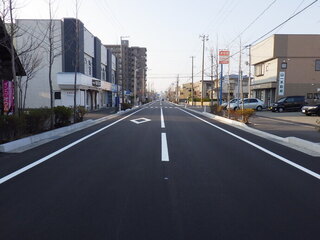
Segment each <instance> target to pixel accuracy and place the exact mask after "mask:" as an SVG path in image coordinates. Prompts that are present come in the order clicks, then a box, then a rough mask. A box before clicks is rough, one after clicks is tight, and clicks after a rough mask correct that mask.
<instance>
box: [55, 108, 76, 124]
mask: <svg viewBox="0 0 320 240" xmlns="http://www.w3.org/2000/svg"><path fill="white" fill-rule="evenodd" d="M72 113H73V111H72V109H71V108H68V107H65V106H58V107H55V108H54V122H55V124H54V125H55V127H64V126H67V125H69V124H70V123H71V121H70V118H71V116H72Z"/></svg>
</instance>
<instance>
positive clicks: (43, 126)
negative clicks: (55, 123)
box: [25, 108, 52, 133]
mask: <svg viewBox="0 0 320 240" xmlns="http://www.w3.org/2000/svg"><path fill="white" fill-rule="evenodd" d="M51 115H52V110H51V109H49V108H37V109H31V110H29V111H28V113H27V114H26V115H25V118H26V125H27V129H26V130H27V132H28V133H39V132H43V131H45V130H47V129H49V128H50V118H51Z"/></svg>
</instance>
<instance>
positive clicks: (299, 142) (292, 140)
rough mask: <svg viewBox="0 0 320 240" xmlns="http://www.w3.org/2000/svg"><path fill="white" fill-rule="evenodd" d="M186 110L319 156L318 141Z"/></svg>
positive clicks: (319, 147)
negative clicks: (280, 133)
mask: <svg viewBox="0 0 320 240" xmlns="http://www.w3.org/2000/svg"><path fill="white" fill-rule="evenodd" d="M187 110H189V111H191V112H194V113H198V114H200V115H202V116H205V117H208V118H210V119H213V120H216V121H218V122H222V123H225V124H228V125H231V126H233V127H236V128H238V129H240V130H243V131H245V132H248V133H251V134H254V135H256V136H259V137H262V138H265V139H268V140H270V141H273V142H276V143H279V144H282V145H284V146H286V147H289V148H292V149H294V150H298V151H300V152H303V153H306V154H308V155H311V156H313V157H320V145H319V144H318V143H314V142H310V141H307V140H304V139H301V138H297V137H286V138H283V137H279V136H276V135H273V134H271V133H267V132H263V131H260V130H257V129H254V128H251V127H249V126H247V125H246V124H245V123H242V122H238V121H235V120H231V119H228V118H224V117H220V116H217V115H214V114H211V113H207V112H199V111H196V110H193V109H189V108H187Z"/></svg>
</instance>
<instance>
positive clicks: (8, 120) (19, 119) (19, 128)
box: [0, 115, 26, 143]
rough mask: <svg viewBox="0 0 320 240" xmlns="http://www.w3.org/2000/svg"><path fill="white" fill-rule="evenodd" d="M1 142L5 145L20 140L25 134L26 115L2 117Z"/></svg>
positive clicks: (0, 117) (0, 127) (0, 122)
mask: <svg viewBox="0 0 320 240" xmlns="http://www.w3.org/2000/svg"><path fill="white" fill-rule="evenodd" d="M0 129H1V131H0V142H1V143H5V142H9V141H12V140H15V139H18V138H20V137H21V136H23V135H24V134H25V132H26V131H25V129H26V119H25V116H24V115H21V116H16V115H9V116H7V115H3V116H0Z"/></svg>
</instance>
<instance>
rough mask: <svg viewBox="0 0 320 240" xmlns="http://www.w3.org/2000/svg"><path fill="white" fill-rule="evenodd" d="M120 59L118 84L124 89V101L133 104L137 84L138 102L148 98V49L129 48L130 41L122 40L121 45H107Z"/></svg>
mask: <svg viewBox="0 0 320 240" xmlns="http://www.w3.org/2000/svg"><path fill="white" fill-rule="evenodd" d="M105 46H106V47H107V48H109V49H111V51H112V53H113V54H115V55H116V57H117V59H118V65H117V69H118V76H117V77H118V78H117V80H118V82H119V85H121V86H123V89H124V95H123V98H124V101H125V102H132V100H133V96H134V90H135V83H136V96H137V102H140V101H141V102H144V101H145V98H146V79H147V49H146V48H140V47H129V41H128V40H121V45H105Z"/></svg>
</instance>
